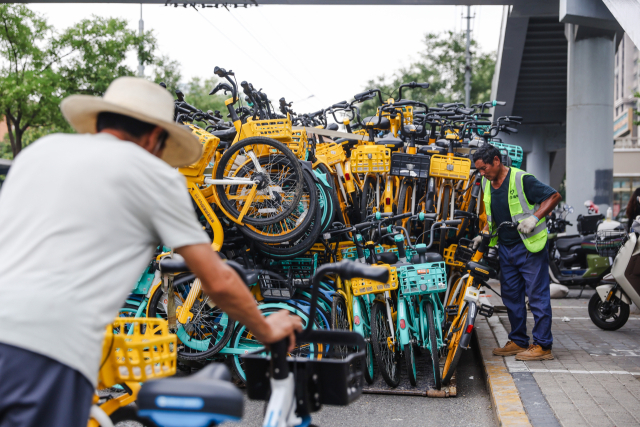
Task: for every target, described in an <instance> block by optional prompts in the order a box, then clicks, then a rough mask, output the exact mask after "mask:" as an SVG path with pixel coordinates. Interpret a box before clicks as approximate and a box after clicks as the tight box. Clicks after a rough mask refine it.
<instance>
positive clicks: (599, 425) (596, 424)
mask: <svg viewBox="0 0 640 427" xmlns="http://www.w3.org/2000/svg"><path fill="white" fill-rule="evenodd" d="M587 421H588V422H589V425H591V426H593V427H609V426H615V424H614V423H613V421H612V420H611V419H610V418H609V417H607V416H606V415H604V416H595V415H594V416H590V417H588V418H587Z"/></svg>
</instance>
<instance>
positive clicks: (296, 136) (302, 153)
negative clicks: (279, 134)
mask: <svg viewBox="0 0 640 427" xmlns="http://www.w3.org/2000/svg"><path fill="white" fill-rule="evenodd" d="M285 144H287V147H289V149H290V150H291V151H293V154H295V155H296V157H297V158H299V159H300V160H306V159H307V149H308V148H309V140H308V139H307V132H306V131H303V130H294V131H292V132H291V141H290V142H285Z"/></svg>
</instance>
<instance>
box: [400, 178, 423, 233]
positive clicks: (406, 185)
mask: <svg viewBox="0 0 640 427" xmlns="http://www.w3.org/2000/svg"><path fill="white" fill-rule="evenodd" d="M414 185H418V183H417V182H413V180H411V179H407V178H405V179H403V180H402V183H401V184H400V192H399V193H398V214H402V213H407V212H411V203H413V200H412V197H413V186H414ZM409 190H410V191H411V194H410V195H409V194H408V193H409ZM407 202H409V206H406V204H407ZM401 211H402V212H401ZM402 222H403V220H398V221H396V225H402ZM404 222H405V227H404V228H405V229H406V230H407V233H408V236H407V237H409V236H411V220H410V219H409V220H404Z"/></svg>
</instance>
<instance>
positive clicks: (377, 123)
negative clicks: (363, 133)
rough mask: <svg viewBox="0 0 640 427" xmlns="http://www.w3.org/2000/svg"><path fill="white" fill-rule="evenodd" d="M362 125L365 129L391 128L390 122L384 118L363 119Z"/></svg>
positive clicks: (371, 117)
mask: <svg viewBox="0 0 640 427" xmlns="http://www.w3.org/2000/svg"><path fill="white" fill-rule="evenodd" d="M362 123H363V125H364V127H365V128H367V129H371V128H376V129H389V128H390V127H391V122H390V121H389V119H387V118H386V117H378V116H369V117H365V118H364V119H363V120H362Z"/></svg>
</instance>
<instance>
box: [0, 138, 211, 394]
mask: <svg viewBox="0 0 640 427" xmlns="http://www.w3.org/2000/svg"><path fill="white" fill-rule="evenodd" d="M160 242H162V243H163V244H164V245H166V246H169V247H173V248H179V247H181V246H187V245H193V244H199V243H210V239H209V237H208V236H207V235H206V233H205V232H204V231H203V230H202V227H201V226H200V224H199V223H198V221H197V219H196V215H195V211H194V209H193V205H192V203H191V199H190V196H189V193H188V191H187V188H186V185H185V180H184V177H183V176H182V175H181V174H180V173H179V172H178V171H177V170H175V169H173V168H171V167H170V166H169V165H168V164H166V163H165V162H164V161H162V160H160V159H159V158H157V157H155V156H153V155H151V154H149V153H148V152H147V151H145V150H144V149H143V148H141V147H139V146H138V145H136V144H134V143H132V142H129V141H121V140H119V139H118V138H116V137H114V136H112V135H109V134H104V133H103V134H97V135H88V134H85V135H67V134H55V135H50V136H47V137H44V138H42V139H40V140H38V141H37V142H35V143H33V145H31V146H29V147H27V148H26V149H25V150H24V151H23V152H22V153H21V154H20V155H19V156H17V157H16V159H15V161H14V162H13V165H12V167H11V169H10V171H9V174H8V176H7V179H6V181H5V183H4V185H3V186H2V190H0V342H2V343H5V344H10V345H13V346H16V347H21V348H24V349H27V350H30V351H33V352H36V353H39V354H43V355H45V356H48V357H50V358H52V359H55V360H57V361H59V362H61V363H63V364H65V365H67V366H69V367H71V368H73V369H75V370H77V371H79V372H80V373H82V374H83V375H84V376H86V377H87V379H88V380H89V381H90V382H91V383H92V384H94V385H95V384H96V382H97V374H98V369H99V365H100V358H101V356H102V341H103V339H104V331H105V328H106V326H107V324H109V323H111V322H112V321H113V319H114V318H115V317H116V315H117V312H118V309H119V308H120V307H121V306H122V305H123V303H124V300H125V298H126V297H127V295H128V294H129V292H130V291H131V289H132V288H133V286H134V285H135V283H136V280H137V279H138V277H139V276H140V274H141V273H142V271H143V269H144V268H145V267H146V266H147V265H148V263H149V261H150V260H151V257H152V256H153V251H154V248H155V247H156V246H157V245H158V244H159V243H160Z"/></svg>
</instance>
